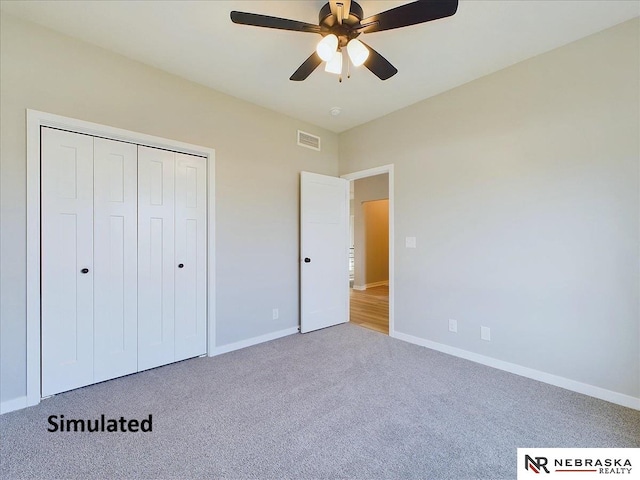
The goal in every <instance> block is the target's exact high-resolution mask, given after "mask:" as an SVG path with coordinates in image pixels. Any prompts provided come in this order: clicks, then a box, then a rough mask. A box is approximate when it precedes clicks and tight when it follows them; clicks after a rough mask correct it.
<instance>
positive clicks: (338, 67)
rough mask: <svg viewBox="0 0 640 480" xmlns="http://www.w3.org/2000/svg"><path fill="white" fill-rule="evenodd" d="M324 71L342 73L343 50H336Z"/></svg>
mask: <svg viewBox="0 0 640 480" xmlns="http://www.w3.org/2000/svg"><path fill="white" fill-rule="evenodd" d="M324 71H325V72H329V73H336V74H338V75H339V74H341V73H342V52H336V53H335V55H334V56H333V58H332V59H331V60H329V61H328V62H327V64H326V65H325V66H324Z"/></svg>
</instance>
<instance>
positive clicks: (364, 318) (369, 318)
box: [350, 285, 389, 335]
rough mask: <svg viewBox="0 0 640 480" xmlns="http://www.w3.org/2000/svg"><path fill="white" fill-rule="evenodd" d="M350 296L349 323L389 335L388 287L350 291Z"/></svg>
mask: <svg viewBox="0 0 640 480" xmlns="http://www.w3.org/2000/svg"><path fill="white" fill-rule="evenodd" d="M350 295H351V298H350V310H351V317H350V321H351V322H353V323H355V324H356V325H360V326H362V327H365V328H369V329H371V330H375V331H376V332H381V333H384V334H386V335H389V287H388V286H387V285H384V286H380V287H373V288H368V289H366V290H354V289H351V294H350Z"/></svg>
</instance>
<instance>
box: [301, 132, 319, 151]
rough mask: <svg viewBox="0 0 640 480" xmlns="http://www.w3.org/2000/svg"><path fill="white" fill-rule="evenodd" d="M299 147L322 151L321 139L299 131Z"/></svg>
mask: <svg viewBox="0 0 640 480" xmlns="http://www.w3.org/2000/svg"><path fill="white" fill-rule="evenodd" d="M298 145H300V146H301V147H307V148H311V149H313V150H317V151H320V137H316V136H315V135H311V134H310V133H307V132H303V131H302V130H298Z"/></svg>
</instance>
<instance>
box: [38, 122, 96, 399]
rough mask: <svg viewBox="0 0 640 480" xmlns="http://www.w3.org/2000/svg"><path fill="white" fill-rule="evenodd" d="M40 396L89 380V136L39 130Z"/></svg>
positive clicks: (91, 218) (91, 270) (91, 347)
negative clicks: (40, 252) (40, 254)
mask: <svg viewBox="0 0 640 480" xmlns="http://www.w3.org/2000/svg"><path fill="white" fill-rule="evenodd" d="M41 172H42V180H41V189H42V191H41V203H42V205H41V215H42V217H41V225H42V226H41V229H42V230H41V236H42V238H41V248H42V260H41V269H42V277H41V281H42V287H41V288H42V290H41V291H42V294H41V295H42V297H41V302H42V303H41V305H42V396H49V395H53V394H55V393H58V392H63V391H65V390H71V389H73V388H78V387H81V386H83V385H87V384H89V383H92V381H93V137H90V136H87V135H81V134H77V133H70V132H65V131H62V130H55V129H50V128H42V136H41Z"/></svg>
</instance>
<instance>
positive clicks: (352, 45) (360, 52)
mask: <svg viewBox="0 0 640 480" xmlns="http://www.w3.org/2000/svg"><path fill="white" fill-rule="evenodd" d="M347 52H348V53H349V58H350V59H351V63H353V66H354V67H359V66H360V65H362V64H363V63H364V62H366V61H367V58H369V49H368V48H367V47H365V46H364V44H363V43H362V42H361V41H360V40H358V39H356V38H354V39H353V40H351V41H350V42H349V43H348V44H347Z"/></svg>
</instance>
